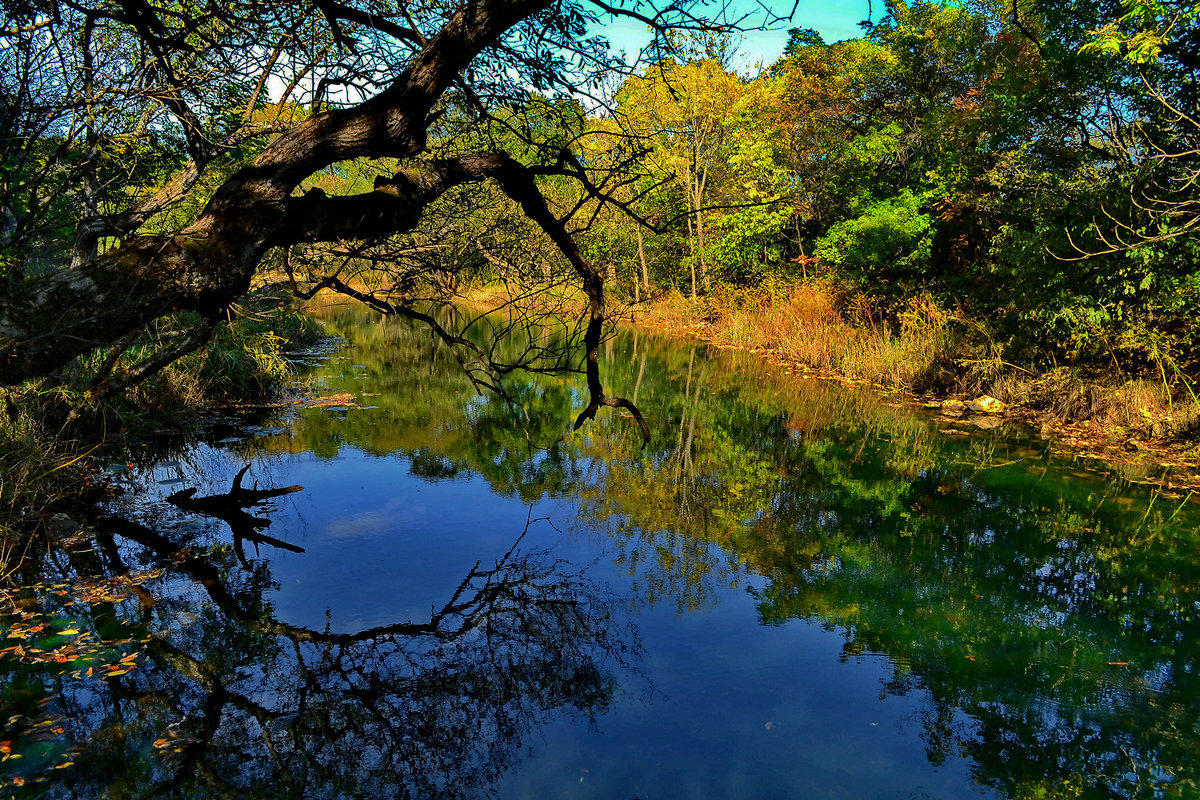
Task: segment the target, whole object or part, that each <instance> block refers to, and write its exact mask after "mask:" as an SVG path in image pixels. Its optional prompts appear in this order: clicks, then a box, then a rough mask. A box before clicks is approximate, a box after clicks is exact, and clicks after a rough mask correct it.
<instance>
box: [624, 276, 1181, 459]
mask: <svg viewBox="0 0 1200 800" xmlns="http://www.w3.org/2000/svg"><path fill="white" fill-rule="evenodd" d="M630 317H631V318H632V319H633V320H634V321H635V322H636V323H637V324H639V325H644V326H648V327H651V328H656V329H661V330H665V331H668V332H674V333H682V334H688V335H693V336H696V337H698V338H701V339H704V340H705V341H709V342H712V343H713V344H717V345H721V346H727V347H738V348H743V349H747V350H755V351H760V352H763V353H764V354H767V355H769V356H771V357H774V358H777V359H779V360H780V361H782V362H784V363H787V364H790V365H794V366H795V367H797V368H800V369H803V370H806V371H811V372H815V373H818V374H823V375H827V376H838V377H842V378H847V379H852V380H860V381H866V382H869V383H872V384H876V385H878V386H880V387H882V388H885V389H895V390H900V391H903V392H907V393H911V394H913V395H918V396H923V397H924V398H925V399H928V397H929V396H934V397H937V398H946V397H965V398H974V397H978V396H979V395H985V394H986V395H990V396H992V397H995V398H997V399H999V400H1001V401H1002V402H1004V403H1006V404H1008V405H1009V406H1010V407H1011V408H1012V409H1013V411H1014V413H1017V414H1019V415H1021V416H1023V417H1024V418H1026V419H1028V420H1029V421H1032V422H1035V423H1037V424H1039V425H1040V426H1041V427H1042V428H1043V429H1044V430H1045V431H1046V432H1047V433H1050V434H1054V433H1057V434H1059V435H1060V436H1063V437H1074V438H1079V437H1083V436H1086V437H1090V438H1093V439H1094V438H1097V437H1103V438H1105V439H1107V440H1108V441H1106V442H1105V444H1107V445H1108V446H1119V447H1121V448H1123V449H1124V450H1126V451H1136V450H1139V449H1147V448H1148V449H1160V450H1161V449H1163V448H1168V449H1170V450H1172V451H1176V452H1183V453H1191V454H1192V455H1195V454H1197V452H1200V403H1198V402H1197V398H1196V395H1195V382H1194V381H1191V380H1189V379H1188V378H1187V377H1186V376H1184V375H1182V374H1179V373H1178V372H1175V373H1174V374H1173V375H1172V373H1171V371H1169V370H1167V369H1165V368H1163V366H1162V365H1158V366H1159V371H1158V374H1157V375H1156V374H1154V373H1153V372H1150V373H1148V374H1145V375H1137V376H1134V377H1130V376H1129V375H1127V374H1126V375H1123V374H1118V373H1117V372H1116V371H1115V370H1114V371H1113V372H1105V371H1103V370H1102V369H1099V368H1097V367H1095V366H1094V365H1089V366H1088V367H1086V368H1085V367H1083V366H1076V367H1072V366H1051V367H1049V368H1041V369H1039V368H1036V367H1034V366H1023V365H1017V364H1012V363H1008V362H1007V361H1006V360H1005V359H1004V358H1003V353H1002V350H1001V348H999V347H997V346H996V345H995V344H994V343H993V342H992V341H991V339H990V338H989V337H988V335H987V330H986V326H985V325H984V324H981V323H980V322H979V321H976V320H971V319H967V318H965V317H963V316H962V315H960V314H956V313H952V312H950V311H947V310H946V309H943V308H941V307H939V306H938V305H937V304H936V303H935V302H934V301H933V300H932V299H930V298H928V297H925V296H918V297H916V298H913V299H911V300H909V302H908V304H907V305H906V306H905V307H904V308H903V309H902V310H901V311H900V313H898V314H895V315H890V316H889V315H885V314H883V313H882V312H881V311H880V309H879V308H878V307H876V306H875V305H874V304H872V303H871V302H870V301H869V300H868V299H867V298H865V297H864V296H862V295H861V294H854V293H848V292H845V291H842V290H840V289H839V288H838V287H837V286H836V285H834V284H833V283H831V282H824V281H809V282H797V283H782V284H776V285H772V286H769V287H765V288H764V287H757V288H756V289H755V290H754V291H753V292H738V291H734V290H726V291H718V292H715V293H713V294H711V295H709V296H707V297H702V298H698V299H689V298H685V297H684V296H682V295H681V294H679V293H678V292H669V293H667V294H664V295H660V296H659V297H657V298H656V299H654V300H653V301H651V302H649V303H646V304H643V305H640V306H638V307H637V308H636V309H634V310H633V311H632V313H631V314H630Z"/></svg>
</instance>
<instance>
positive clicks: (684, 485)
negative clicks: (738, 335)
mask: <svg viewBox="0 0 1200 800" xmlns="http://www.w3.org/2000/svg"><path fill="white" fill-rule="evenodd" d="M329 324H330V326H331V328H332V329H333V330H334V331H335V332H337V333H340V334H341V335H343V336H344V337H346V338H347V339H348V340H350V341H351V342H353V343H354V344H352V345H351V346H348V347H346V348H344V349H340V350H336V351H331V352H329V353H327V354H324V355H323V356H320V357H315V358H314V359H313V364H312V366H311V369H312V373H313V375H314V380H315V382H316V385H317V391H318V393H319V394H322V395H325V396H329V397H335V398H336V399H335V400H331V401H330V404H327V405H325V406H323V407H319V408H311V409H306V410H302V411H298V412H295V413H294V414H292V415H290V416H286V417H284V418H282V419H278V420H267V421H265V422H264V421H262V420H259V421H258V422H259V423H260V424H259V426H258V427H251V428H249V429H242V430H243V432H242V433H238V434H236V435H233V434H232V433H231V430H218V431H216V432H214V433H213V434H212V435H211V436H209V437H208V439H207V440H206V441H202V442H185V443H179V442H175V443H167V444H163V443H147V446H145V447H143V448H141V449H142V450H143V451H144V453H142V454H140V455H138V456H136V457H135V458H136V460H134V461H132V462H131V463H132V464H133V467H132V469H130V470H129V472H128V474H127V475H125V477H124V478H123V479H124V480H125V481H127V482H128V483H129V484H130V488H131V489H135V488H136V489H137V491H131V493H130V495H129V496H128V497H127V498H126V499H125V500H124V501H123V502H122V503H120V504H118V506H117V508H116V509H115V511H116V512H119V514H121V515H124V517H125V518H126V520H127V521H117V520H110V521H109V522H107V523H101V524H98V526H97V534H96V536H95V538H94V540H84V541H80V542H78V543H76V544H74V545H72V546H70V547H68V548H67V549H66V550H65V551H64V552H58V553H54V554H50V555H48V556H46V558H45V560H44V561H43V562H42V563H41V565H40V567H39V568H38V569H39V570H40V572H38V573H37V574H32V573H31V574H28V575H26V576H25V578H26V579H27V581H28V582H30V583H34V582H39V581H40V584H39V585H38V586H37V588H36V590H35V591H32V592H30V593H29V594H28V596H26V597H25V598H24V599H23V601H22V605H20V606H19V607H18V609H17V610H16V611H15V612H13V613H8V614H6V616H5V617H4V623H3V624H4V627H5V633H6V635H7V637H8V638H7V639H6V640H5V642H4V643H3V644H4V645H5V647H6V649H5V651H4V656H3V660H2V661H0V669H2V670H3V683H2V688H3V702H4V708H3V709H2V711H3V714H4V716H5V717H6V718H8V723H7V728H6V729H5V730H6V735H5V737H4V738H5V739H6V740H7V741H5V742H0V750H3V749H4V747H5V746H7V747H8V750H9V751H11V753H12V754H15V755H19V756H21V757H20V758H11V757H10V758H8V759H7V760H5V761H4V762H3V763H2V764H0V769H2V770H4V771H5V776H4V780H5V781H6V783H7V786H8V788H9V789H11V790H14V791H18V792H21V793H24V794H29V795H41V794H45V795H47V796H51V797H93V796H94V797H101V796H111V797H163V796H179V797H225V796H234V795H236V796H240V797H243V798H255V797H297V798H298V797H306V798H321V797H413V798H426V797H447V798H460V797H461V798H474V797H487V796H496V797H502V798H625V799H627V800H628V799H631V798H642V800H651V799H652V798H675V797H690V798H790V797H813V798H838V797H846V798H962V797H997V798H1036V797H1055V798H1073V797H1086V798H1093V797H1095V798H1107V797H1147V798H1149V797H1173V796H1180V797H1195V796H1197V793H1200V787H1198V784H1197V779H1198V777H1200V775H1198V773H1200V728H1198V724H1200V682H1198V678H1197V674H1196V656H1197V641H1198V638H1200V637H1198V634H1200V630H1198V623H1197V619H1198V615H1200V583H1198V579H1200V554H1198V553H1197V547H1196V544H1197V541H1198V539H1200V504H1198V503H1196V502H1194V501H1192V500H1191V499H1189V498H1186V497H1179V496H1171V495H1169V494H1163V493H1152V492H1151V491H1149V490H1146V489H1143V488H1141V487H1138V486H1136V485H1132V484H1128V483H1125V482H1122V481H1120V480H1118V479H1116V478H1112V477H1106V476H1104V475H1102V474H1100V473H1093V472H1089V471H1087V470H1084V469H1082V468H1080V467H1079V466H1078V465H1076V464H1072V463H1069V462H1064V461H1059V460H1056V459H1054V458H1052V457H1050V456H1048V455H1047V454H1046V453H1045V452H1044V450H1043V448H1042V447H1041V446H1040V445H1039V444H1038V443H1037V442H1036V441H1035V440H1033V439H1031V438H1029V437H1028V436H1026V435H1024V434H1023V433H1022V432H1021V431H1019V430H1013V429H1010V426H1007V425H1006V426H1002V427H1000V428H996V429H993V430H989V431H979V430H974V429H971V430H969V431H968V430H967V429H966V428H962V429H957V430H956V429H946V432H943V431H941V430H939V428H943V429H945V423H944V422H942V423H939V422H938V421H937V420H935V419H933V418H932V417H930V416H928V415H925V414H923V413H921V412H919V411H914V410H912V409H906V408H892V407H889V406H888V405H887V404H886V403H885V402H883V401H881V399H880V398H879V397H878V396H876V395H873V394H870V393H866V392H862V393H860V392H854V391H847V390H844V389H842V388H840V387H832V386H830V385H828V384H824V383H820V382H811V381H805V380H801V379H793V378H791V377H788V376H781V375H776V374H773V373H772V372H771V371H770V370H769V369H767V368H765V367H764V366H763V365H762V364H761V363H759V362H758V361H757V360H755V359H754V358H752V357H750V356H745V355H742V354H738V353H731V352H723V351H710V350H707V349H706V348H704V347H703V346H697V345H693V344H689V343H681V342H671V341H664V340H660V339H656V338H647V337H646V336H645V335H644V334H641V335H639V334H633V333H625V334H622V335H621V336H620V337H619V338H618V339H617V340H616V341H615V342H613V343H612V345H611V347H610V350H609V352H608V354H607V360H606V362H605V363H606V379H607V382H608V383H609V385H610V387H611V388H612V389H613V390H615V391H620V392H623V393H625V394H628V395H629V396H631V397H632V398H633V399H635V400H636V402H637V403H638V404H639V405H640V406H641V408H642V409H643V410H644V411H645V412H646V414H647V416H648V418H649V419H650V421H651V425H652V428H653V429H654V439H653V441H652V443H651V444H650V445H649V446H648V447H646V448H644V449H643V448H642V447H641V439H640V436H639V435H638V431H637V429H636V428H635V427H634V426H633V425H632V424H631V422H630V420H628V419H626V418H622V417H619V416H604V415H601V419H600V420H599V423H598V424H595V425H589V426H587V427H585V428H584V429H583V430H582V431H580V432H578V433H572V432H571V423H572V421H573V420H574V415H575V414H576V413H578V411H579V409H580V408H581V406H582V404H583V403H582V398H581V397H580V395H579V390H580V388H581V382H580V381H579V380H577V379H554V378H548V377H537V378H528V377H526V378H517V379H516V380H514V381H513V382H512V383H511V386H510V388H511V391H512V393H513V395H514V397H515V398H516V399H519V400H520V401H521V402H522V403H523V404H524V405H525V407H526V409H527V411H528V415H529V417H528V420H526V421H522V420H521V419H520V417H519V416H517V415H514V414H513V413H512V411H511V409H510V408H509V407H507V406H506V405H505V404H504V403H503V402H500V401H499V400H497V399H495V398H490V397H478V396H475V395H474V394H472V393H471V392H470V389H469V386H468V385H467V382H466V381H465V379H464V378H463V377H462V375H461V372H460V371H459V370H458V367H457V365H456V364H455V363H454V361H453V359H451V358H449V357H448V356H447V354H446V353H444V352H440V353H439V352H438V350H437V348H436V347H434V346H433V345H432V343H431V341H430V338H429V335H428V333H426V332H425V331H423V330H421V329H418V328H413V327H410V326H409V325H408V324H406V323H404V322H400V321H389V322H384V323H376V322H372V321H370V320H369V318H367V317H364V316H361V315H360V314H358V313H355V312H349V311H346V312H339V313H335V314H332V315H331V316H330V319H329ZM347 394H349V395H351V396H352V398H353V400H352V401H350V398H347V397H346V396H345V395H347ZM234 430H237V429H236V428H235V429H234ZM247 463H249V464H250V465H251V467H250V470H249V472H248V475H247V478H246V481H245V485H246V486H247V487H249V486H250V485H251V483H252V480H253V481H257V482H258V484H259V485H260V486H261V487H264V488H265V487H282V486H286V485H290V484H299V485H302V486H303V487H304V489H303V491H302V492H298V493H295V494H291V495H287V496H285V497H281V498H278V499H277V500H276V501H275V502H274V506H273V507H272V508H271V509H268V510H267V511H266V512H264V511H262V510H260V511H258V512H255V513H258V514H259V515H260V516H261V517H262V520H261V521H259V522H247V521H246V520H244V519H243V520H241V521H239V522H238V523H237V525H236V527H235V528H232V529H231V527H230V526H229V525H227V524H226V523H225V522H222V521H219V520H216V519H213V518H207V517H200V516H196V515H189V514H186V513H183V512H181V511H180V510H178V509H177V508H175V507H174V506H171V505H170V504H168V503H166V502H165V500H164V498H165V497H166V495H168V494H169V493H171V492H174V491H177V490H179V489H181V488H184V487H197V488H198V489H199V494H200V495H206V494H213V493H219V492H223V491H226V490H227V489H228V488H229V486H230V482H231V480H232V479H233V476H234V475H235V473H237V472H238V471H239V470H240V469H241V468H242V467H243V466H244V465H245V464H247ZM120 471H121V468H120V467H119V466H115V467H114V473H116V474H121V473H120ZM268 520H269V523H270V525H269V527H267V528H264V527H262V524H263V522H265V521H268ZM263 536H269V538H267V539H264V538H263ZM38 625H41V626H42V627H41V628H38V629H37V630H34V628H35V627H36V626H38ZM32 650H36V651H39V652H38V653H34V652H31V651H32ZM5 755H9V754H8V753H6V754H5ZM62 764H67V765H68V766H65V767H64V768H62V769H54V767H56V766H58V765H62ZM39 779H40V781H41V782H40V783H39V782H37V781H38V780H39ZM22 781H24V787H23V788H21V787H18V786H17V784H18V783H20V782H22Z"/></svg>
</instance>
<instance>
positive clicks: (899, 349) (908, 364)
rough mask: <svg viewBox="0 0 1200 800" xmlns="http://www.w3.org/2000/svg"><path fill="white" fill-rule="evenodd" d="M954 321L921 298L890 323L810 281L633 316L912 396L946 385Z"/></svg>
mask: <svg viewBox="0 0 1200 800" xmlns="http://www.w3.org/2000/svg"><path fill="white" fill-rule="evenodd" d="M953 319H954V318H953V317H952V316H951V315H950V314H948V313H947V312H945V311H943V310H942V309H941V308H939V307H938V306H937V304H936V303H934V302H933V301H932V299H930V298H929V297H926V296H921V297H917V298H915V299H914V300H912V301H910V302H909V304H908V306H907V308H906V309H905V310H904V311H903V312H902V313H901V314H899V315H898V318H897V319H894V320H890V321H889V320H888V319H886V318H885V316H884V315H883V314H882V313H881V312H880V310H879V309H878V307H876V306H875V305H874V304H873V303H871V302H870V301H869V300H868V299H867V298H866V297H865V296H863V295H861V294H856V295H850V296H848V297H847V296H842V295H840V294H839V293H838V292H837V291H836V289H835V288H834V287H833V286H832V285H831V284H829V283H825V282H815V281H810V282H804V283H791V284H783V285H773V286H768V287H765V288H764V289H759V290H755V292H754V293H747V292H723V293H718V294H716V295H713V296H711V297H709V298H706V299H704V300H699V301H691V300H688V299H686V298H684V297H683V296H682V295H679V294H678V292H675V293H672V294H668V295H665V296H663V297H661V298H659V299H658V300H656V301H655V302H654V303H653V304H652V305H651V306H650V307H649V308H648V309H647V310H646V311H645V312H640V313H639V321H643V322H646V323H648V324H650V325H653V326H657V327H664V328H669V329H674V330H687V329H693V330H697V329H699V330H702V331H703V332H704V334H705V336H706V338H709V339H711V341H713V342H714V343H715V344H719V345H725V346H731V347H742V348H746V349H765V350H773V351H775V352H777V353H778V354H779V355H780V357H782V358H784V359H786V360H788V361H793V362H796V363H799V364H802V365H804V366H806V367H808V368H810V369H813V370H817V371H819V372H832V373H837V374H840V375H844V376H846V377H850V378H861V379H865V380H868V381H871V382H873V383H879V384H882V385H884V386H889V387H897V388H902V389H907V390H913V391H923V390H928V389H936V388H941V386H942V385H943V384H945V383H946V382H947V380H949V379H950V377H951V374H952V372H953V370H952V367H953V358H952V356H953V348H954V346H955V337H954V335H953V333H952V331H951V323H952V321H953Z"/></svg>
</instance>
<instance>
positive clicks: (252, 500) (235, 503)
mask: <svg viewBox="0 0 1200 800" xmlns="http://www.w3.org/2000/svg"><path fill="white" fill-rule="evenodd" d="M249 469H250V465H249V464H247V465H246V466H244V467H242V468H241V470H240V471H239V472H238V474H237V475H236V476H235V477H234V479H233V485H232V486H230V488H229V491H228V492H226V493H225V494H213V495H206V496H204V497H196V489H195V488H192V489H183V490H181V491H178V492H175V493H174V494H171V495H169V496H168V497H167V502H168V503H170V504H172V505H173V506H175V507H176V508H179V509H181V510H183V511H188V512H191V513H193V514H201V515H203V516H206V517H216V518H217V519H220V520H224V521H225V523H226V524H227V525H229V529H230V530H231V531H232V532H233V541H234V546H235V547H236V548H237V553H238V557H239V558H240V559H241V560H242V561H243V562H245V560H246V558H245V555H244V553H243V552H242V540H244V539H248V540H249V541H251V542H254V548H255V552H258V545H259V544H260V543H261V544H267V545H270V546H271V547H278V548H280V549H281V550H289V551H291V552H293V553H303V552H304V548H303V547H299V546H297V545H294V544H291V543H290V542H285V541H283V540H282V539H276V538H275V537H274V536H267V535H266V534H264V533H261V532H260V531H262V529H263V528H266V527H267V526H269V525H270V524H271V520H270V519H268V518H267V517H256V516H254V515H253V514H250V513H248V512H247V511H246V510H245V509H247V508H255V507H257V506H261V505H262V504H263V503H265V502H266V501H268V500H270V499H272V498H275V497H282V496H283V495H285V494H292V493H293V492H299V491H302V490H303V489H304V487H303V486H285V487H283V488H281V489H259V488H258V484H257V483H255V485H254V488H253V489H246V488H244V487H243V486H242V478H243V477H245V475H246V472H247V471H248V470H249Z"/></svg>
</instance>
